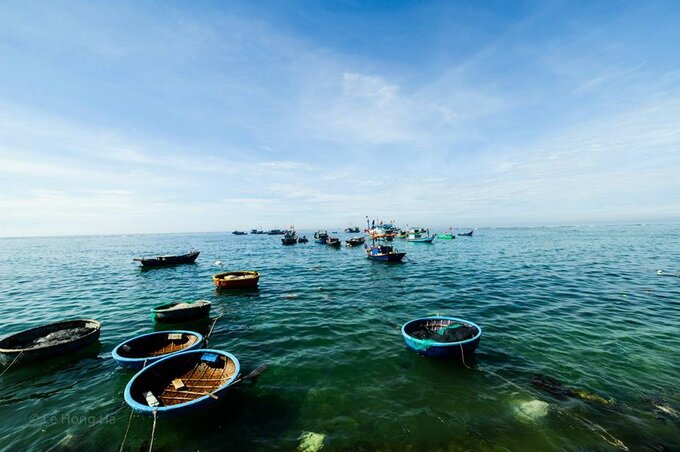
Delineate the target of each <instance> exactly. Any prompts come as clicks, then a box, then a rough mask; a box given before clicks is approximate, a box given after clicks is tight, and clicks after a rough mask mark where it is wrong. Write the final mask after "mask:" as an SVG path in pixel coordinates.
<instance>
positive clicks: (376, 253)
mask: <svg viewBox="0 0 680 452" xmlns="http://www.w3.org/2000/svg"><path fill="white" fill-rule="evenodd" d="M364 250H365V251H366V257H368V258H369V259H370V260H374V261H383V262H401V260H402V259H403V258H404V256H406V253H400V252H397V251H395V249H394V247H393V246H391V245H376V244H375V243H374V244H373V245H372V246H368V245H366V246H365V247H364Z"/></svg>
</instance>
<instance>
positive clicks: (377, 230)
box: [232, 220, 474, 262]
mask: <svg viewBox="0 0 680 452" xmlns="http://www.w3.org/2000/svg"><path fill="white" fill-rule="evenodd" d="M345 232H346V233H358V232H360V230H359V228H358V227H356V226H350V227H348V228H346V229H345ZM364 232H365V234H366V235H367V236H368V237H369V238H370V239H371V240H372V243H371V244H370V245H368V244H366V238H365V237H363V236H354V237H350V238H349V239H347V240H345V243H346V246H348V247H356V246H362V245H363V246H364V250H365V251H366V256H367V257H368V258H369V259H371V260H376V261H386V262H401V260H402V259H403V258H404V257H405V256H406V253H404V252H398V251H396V250H395V249H394V247H393V246H392V245H389V244H387V243H385V242H392V241H393V240H394V239H395V238H396V239H404V240H405V241H407V242H412V243H432V242H433V241H434V239H435V238H438V239H441V240H452V239H455V238H456V236H459V237H472V234H473V233H474V230H470V231H468V232H459V233H458V234H454V233H453V228H449V230H448V231H447V232H441V233H439V234H430V230H429V229H427V228H420V227H412V228H408V229H405V230H402V229H400V228H398V227H396V226H395V225H394V224H393V223H385V222H382V221H380V222H378V225H377V226H376V224H375V220H374V221H373V222H372V223H369V222H368V221H367V225H366V229H365V230H364ZM250 233H251V234H267V235H283V238H282V239H281V243H282V244H283V245H295V244H298V243H307V242H308V241H309V240H308V239H307V237H306V236H298V235H297V232H296V231H295V228H294V227H293V226H291V227H290V229H287V230H281V229H272V230H270V231H268V232H265V231H262V230H257V229H252V230H251V231H250ZM232 234H234V235H247V234H248V233H247V232H245V231H233V232H232ZM314 243H318V244H321V245H328V246H330V247H333V248H340V247H341V246H342V241H341V240H340V239H339V238H337V237H331V236H330V235H329V234H328V230H319V231H317V232H315V233H314Z"/></svg>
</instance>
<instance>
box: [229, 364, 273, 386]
mask: <svg viewBox="0 0 680 452" xmlns="http://www.w3.org/2000/svg"><path fill="white" fill-rule="evenodd" d="M267 367H269V366H267V365H266V364H260V365H259V366H258V367H257V368H255V370H253V371H252V372H250V373H249V374H248V375H246V376H245V377H241V378H239V379H237V380H236V381H234V383H233V384H236V383H240V382H242V381H244V380H252V379H253V378H255V377H258V376H259V375H260V374H261V373H262V372H264V371H265V370H267Z"/></svg>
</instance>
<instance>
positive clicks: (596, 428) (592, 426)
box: [458, 343, 628, 451]
mask: <svg viewBox="0 0 680 452" xmlns="http://www.w3.org/2000/svg"><path fill="white" fill-rule="evenodd" d="M458 346H459V347H460V357H461V360H462V362H463V365H464V366H465V367H467V368H468V369H472V370H478V371H480V372H486V373H489V374H491V375H494V376H495V377H498V378H500V379H501V380H503V381H504V382H506V383H508V384H509V385H510V386H513V387H514V388H515V389H517V390H519V391H520V392H524V389H523V388H522V387H521V386H519V385H518V384H517V383H513V382H512V381H510V380H508V379H507V378H505V377H503V376H501V375H499V374H497V373H496V372H493V371H491V370H488V369H481V368H479V367H476V368H475V367H470V366H468V365H467V363H466V362H465V352H464V351H463V345H462V344H460V343H459V344H458ZM562 413H565V414H568V415H570V416H572V417H573V418H574V419H576V420H577V421H579V422H581V423H582V424H583V425H585V426H586V427H587V428H588V429H589V430H590V431H591V432H593V433H595V434H596V435H597V436H599V437H600V438H602V439H603V440H605V441H606V442H607V443H609V444H611V445H612V446H614V447H618V448H619V449H621V450H624V451H627V450H628V446H626V445H625V444H624V443H623V441H621V440H620V439H618V438H616V437H614V435H612V434H611V433H609V432H608V431H607V430H605V428H604V427H602V426H601V425H599V424H596V423H594V422H592V421H589V420H588V419H585V418H583V417H581V416H579V415H577V414H575V413H572V412H570V411H562ZM605 435H606V436H605Z"/></svg>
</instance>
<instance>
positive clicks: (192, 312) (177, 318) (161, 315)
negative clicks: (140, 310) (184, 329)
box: [151, 301, 212, 323]
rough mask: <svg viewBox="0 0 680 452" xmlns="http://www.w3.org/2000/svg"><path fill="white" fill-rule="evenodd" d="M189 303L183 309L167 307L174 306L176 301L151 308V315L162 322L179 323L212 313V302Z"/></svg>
mask: <svg viewBox="0 0 680 452" xmlns="http://www.w3.org/2000/svg"><path fill="white" fill-rule="evenodd" d="M197 303H198V302H195V303H189V306H188V307H186V308H182V309H167V307H170V306H174V305H176V303H170V304H164V305H160V306H156V307H155V308H151V317H152V318H153V319H154V320H155V321H156V322H160V323H178V322H190V321H192V320H198V319H202V318H203V317H207V316H208V315H210V308H211V307H212V305H211V303H210V302H209V301H208V302H205V303H198V304H197Z"/></svg>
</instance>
